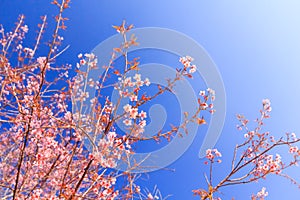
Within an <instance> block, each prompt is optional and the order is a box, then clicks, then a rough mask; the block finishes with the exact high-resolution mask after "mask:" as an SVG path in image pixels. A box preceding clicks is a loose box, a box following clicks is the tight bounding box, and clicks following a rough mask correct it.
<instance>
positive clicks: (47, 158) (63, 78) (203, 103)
mask: <svg viewBox="0 0 300 200" xmlns="http://www.w3.org/2000/svg"><path fill="white" fill-rule="evenodd" d="M69 3H70V0H62V1H61V2H58V1H57V0H54V1H52V4H54V5H55V6H57V8H58V14H57V16H56V17H55V22H56V26H55V28H54V30H53V34H52V39H51V41H50V42H49V45H48V51H47V52H42V53H38V52H39V47H40V46H41V43H42V42H41V41H42V37H43V34H44V32H45V29H46V27H47V26H46V25H47V22H48V19H47V17H46V16H44V17H42V21H41V24H39V26H38V27H39V32H38V35H37V39H36V43H35V45H34V46H33V47H24V46H23V40H24V39H25V36H26V33H27V32H28V31H29V28H28V27H27V26H26V25H25V21H24V19H25V17H24V16H23V15H21V16H20V18H19V20H18V22H17V23H16V27H15V28H14V30H13V31H11V32H7V31H6V30H5V29H4V27H2V25H1V26H0V34H1V37H0V48H1V51H0V81H1V82H0V123H1V127H0V130H1V134H0V166H1V167H0V177H1V178H0V197H1V198H2V199H13V200H15V199H20V200H21V199H47V200H48V199H52V200H58V199H69V200H71V199H101V200H102V199H103V200H104V199H105V200H109V199H157V198H160V199H162V196H161V194H160V193H159V190H158V189H156V188H155V189H154V191H152V192H150V191H148V190H144V189H142V188H141V187H140V186H139V185H137V184H136V180H137V179H138V177H139V176H138V175H137V174H135V173H131V171H132V170H134V169H135V168H138V167H139V164H138V163H135V164H134V165H132V163H134V161H130V157H131V155H133V154H135V152H134V150H133V149H132V146H133V145H134V144H135V143H137V142H138V141H142V140H156V141H159V140H161V139H163V138H165V139H167V140H171V138H172V137H173V134H182V135H183V134H184V133H178V130H179V129H183V130H184V131H185V132H186V133H187V129H186V126H187V124H188V123H198V124H203V123H205V120H204V119H203V118H202V117H200V112H201V111H203V110H208V111H210V112H214V111H213V110H212V108H213V104H211V103H209V102H210V101H212V100H213V99H214V93H213V90H209V94H210V95H206V96H203V97H199V101H198V108H197V109H196V110H195V112H194V113H192V115H188V114H187V113H185V120H184V123H182V124H179V125H177V126H172V127H171V128H170V130H169V131H166V132H162V131H160V132H158V133H157V134H156V135H154V136H151V137H145V136H143V132H144V127H145V126H146V123H147V121H146V118H147V113H146V112H145V111H143V110H141V109H139V108H140V106H141V105H144V104H146V103H147V102H148V101H150V100H152V99H154V98H156V97H157V96H159V95H161V94H163V93H165V92H169V91H172V89H173V87H174V85H175V83H177V82H180V81H181V79H183V78H185V77H188V78H191V77H192V73H193V72H195V70H196V66H195V65H193V64H192V63H191V62H192V61H193V59H192V58H191V57H189V56H186V57H182V58H180V62H181V64H182V67H181V68H178V70H177V73H176V76H175V77H170V79H169V80H168V85H167V86H166V87H162V86H158V87H157V91H156V92H155V94H154V95H147V94H146V93H140V90H141V88H142V87H147V86H149V84H150V80H149V79H148V78H147V77H142V76H141V74H139V73H138V70H139V62H138V59H133V60H129V59H128V56H127V51H128V49H129V48H130V47H131V46H133V45H137V42H136V38H135V37H130V38H128V37H127V33H128V31H130V29H131V28H132V27H133V26H132V25H129V26H126V24H125V22H123V23H122V24H121V25H120V26H114V28H115V29H116V30H117V32H118V33H119V34H121V35H122V37H123V39H124V41H123V43H122V44H120V47H116V48H114V49H113V50H112V51H113V53H112V57H111V61H110V62H109V63H108V64H107V66H105V72H104V74H103V75H102V76H101V77H99V81H94V80H92V79H90V78H89V75H90V74H91V73H93V70H95V69H97V68H98V67H102V66H98V65H97V63H98V60H97V59H98V58H97V57H96V56H95V55H93V54H79V55H78V58H79V61H78V63H77V64H75V65H74V66H75V68H74V67H72V65H70V64H64V65H62V66H57V65H56V64H55V63H56V60H57V59H58V58H59V55H60V54H62V53H63V52H64V51H65V50H66V49H67V48H65V49H63V48H62V41H63V37H62V36H61V34H60V31H62V30H64V29H66V25H65V22H66V20H67V18H66V17H64V16H63V14H64V11H65V9H67V8H68V7H69ZM60 48H62V50H59V49H60ZM118 54H119V55H122V56H123V58H124V60H125V65H124V67H123V68H122V70H114V66H113V60H114V59H115V57H116V56H117V55H118ZM74 69H75V71H76V73H77V74H76V75H75V76H74V77H72V78H69V74H68V72H69V71H70V70H74ZM129 72H134V76H130V75H129ZM53 76H54V77H55V78H53ZM113 76H114V77H115V78H116V80H117V81H115V82H113V83H111V82H108V80H109V79H111V78H113ZM89 87H93V88H95V89H96V90H97V95H96V96H95V98H92V99H91V100H90V102H87V99H88V98H89V96H90V95H93V94H89V93H88V88H89ZM107 87H113V88H114V90H117V91H118V94H119V97H118V100H117V101H116V102H111V101H110V97H109V96H104V95H103V93H102V91H103V90H104V89H105V88H107ZM124 98H127V99H129V103H128V104H127V105H125V106H124V107H123V108H122V109H123V112H122V113H121V114H119V113H117V110H118V108H119V107H120V102H121V100H122V99H124ZM118 121H122V122H123V123H124V124H125V125H126V127H127V131H126V132H125V133H119V132H118V131H117V129H116V122H118ZM87 142H88V143H89V144H91V145H90V147H91V148H86V143H87ZM119 162H122V163H127V164H128V168H127V170H125V171H119V170H116V169H115V168H116V166H117V165H118V163H119Z"/></svg>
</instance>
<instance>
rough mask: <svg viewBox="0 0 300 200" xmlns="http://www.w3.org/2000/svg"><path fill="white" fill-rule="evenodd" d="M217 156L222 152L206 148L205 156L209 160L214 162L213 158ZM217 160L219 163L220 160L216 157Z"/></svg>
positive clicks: (220, 155)
mask: <svg viewBox="0 0 300 200" xmlns="http://www.w3.org/2000/svg"><path fill="white" fill-rule="evenodd" d="M217 157H222V154H221V153H220V152H219V151H218V149H207V150H206V158H207V159H208V160H209V161H210V162H214V159H215V158H217ZM217 162H218V163H220V162H221V160H220V159H218V160H217ZM206 164H207V162H206Z"/></svg>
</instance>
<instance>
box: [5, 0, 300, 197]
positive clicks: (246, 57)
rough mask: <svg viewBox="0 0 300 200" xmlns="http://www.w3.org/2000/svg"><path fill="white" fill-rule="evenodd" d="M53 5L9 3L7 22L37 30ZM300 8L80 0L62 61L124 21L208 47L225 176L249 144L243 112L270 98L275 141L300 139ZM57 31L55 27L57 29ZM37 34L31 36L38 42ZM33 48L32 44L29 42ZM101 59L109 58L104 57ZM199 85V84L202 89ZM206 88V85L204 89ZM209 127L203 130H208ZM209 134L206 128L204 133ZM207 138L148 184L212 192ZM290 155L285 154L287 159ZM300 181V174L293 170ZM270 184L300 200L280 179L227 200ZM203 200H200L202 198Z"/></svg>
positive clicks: (293, 4) (167, 190)
mask: <svg viewBox="0 0 300 200" xmlns="http://www.w3.org/2000/svg"><path fill="white" fill-rule="evenodd" d="M48 2H50V1H49V0H47V1H46V0H43V1H37V0H22V1H19V0H1V2H0V23H2V24H4V26H5V28H6V27H7V28H11V27H12V26H13V22H15V21H16V19H17V16H18V14H20V13H22V14H25V15H26V23H27V24H28V25H29V29H30V30H31V31H32V30H36V27H37V26H36V24H37V23H39V22H40V20H39V16H41V15H45V14H47V15H48V17H53V16H54V10H55V9H53V6H49V3H48ZM299 10H300V2H299V1H296V0H295V1H290V0H286V1H260V0H254V1H233V0H228V1H209V2H208V1H201V0H193V1H192V0H187V1H179V0H172V1H145V0H140V1H137V0H136V1H133V0H129V1H116V0H111V1H99V0H84V1H75V0H74V1H73V2H72V4H71V8H70V9H69V10H68V11H67V12H66V16H67V17H68V18H70V21H68V22H67V23H66V24H67V26H68V29H67V31H66V32H65V33H64V37H65V44H70V45H71V47H70V49H69V50H68V52H67V53H66V54H65V55H63V56H62V59H67V62H74V60H75V58H76V55H77V53H79V52H88V51H91V50H92V49H93V48H94V47H95V46H96V45H97V44H98V43H99V42H101V41H103V40H105V39H106V38H108V37H110V36H112V35H113V34H114V33H115V32H114V30H113V29H112V28H111V27H112V25H115V24H120V23H121V21H122V20H123V19H126V20H127V21H128V22H129V23H133V24H134V25H135V26H136V27H147V26H156V27H164V28H170V29H174V30H177V31H180V32H182V33H184V34H186V35H188V36H190V37H192V38H193V39H194V40H196V41H197V42H198V43H199V44H201V45H202V46H203V47H204V48H205V49H206V51H207V52H208V53H209V54H210V56H211V57H212V59H213V60H214V62H215V63H216V65H217V66H218V69H219V71H220V73H221V76H222V78H223V81H224V85H225V89H226V94H227V113H226V114H227V115H226V121H225V126H224V129H223V132H222V135H221V137H220V139H219V142H218V144H217V146H216V147H217V148H218V149H220V150H221V151H223V155H224V156H223V159H224V160H225V161H224V163H223V164H222V165H220V166H219V168H216V170H218V169H219V170H220V172H219V173H217V174H216V179H218V178H221V177H222V175H224V173H226V171H227V170H228V169H229V165H227V166H226V164H228V163H227V162H226V160H227V161H229V159H230V158H231V154H230V153H231V152H232V148H233V147H234V145H235V143H236V142H239V141H241V140H240V139H239V138H242V136H240V137H238V136H237V135H238V133H237V131H236V129H235V125H236V124H237V121H236V120H235V114H237V113H242V114H245V115H246V116H247V117H248V118H249V119H255V118H256V117H257V116H258V114H259V113H258V110H259V109H260V106H261V100H262V99H263V98H269V99H271V101H272V107H273V111H272V118H271V119H270V120H268V121H267V123H266V127H265V128H266V129H267V130H270V131H271V132H272V133H273V134H274V135H275V136H277V137H279V136H280V135H284V134H285V132H296V133H298V135H300V105H299V97H300V90H299V85H300V79H299V75H300V68H299V67H300V56H299V54H300V12H299ZM49 28H51V25H49ZM33 38H34V36H33V34H32V35H29V39H31V42H32V43H33V40H32V39H33ZM29 43H30V42H29ZM100 59H101V58H100ZM195 84H196V83H195ZM199 84H200V83H199ZM195 87H196V86H195ZM200 129H201V128H200ZM201 133H205V127H204V128H203V130H200V131H199V135H200V134H201ZM201 140H202V137H201V136H199V137H196V139H195V141H194V143H193V144H192V145H191V147H190V148H189V150H188V151H187V152H186V153H185V154H184V155H183V156H182V157H181V158H180V159H179V160H177V161H176V162H175V163H174V164H172V165H171V166H169V168H172V169H176V171H175V172H170V171H167V170H165V171H160V172H154V173H150V174H149V175H150V178H149V180H148V181H147V183H146V184H147V186H148V187H149V188H152V187H153V186H154V185H155V184H157V185H158V187H159V188H160V190H161V191H162V193H163V194H165V195H167V194H173V197H171V198H170V199H175V200H185V199H194V197H193V196H192V193H191V190H192V189H195V188H198V187H205V183H204V178H203V173H204V172H205V170H204V167H205V166H204V165H203V164H202V163H203V160H199V159H198V157H197V154H198V150H199V147H200V145H201V144H202V141H201ZM285 152H286V149H284V150H282V154H285ZM289 172H290V174H291V175H292V176H294V177H295V178H296V179H297V180H299V181H300V176H299V174H300V169H299V168H295V169H294V170H290V171H289ZM262 186H266V187H267V191H268V192H269V198H268V199H271V200H279V199H298V198H299V197H300V190H299V189H297V187H296V186H295V185H292V184H290V182H289V181H288V180H286V179H283V178H280V177H278V178H277V177H269V179H268V180H267V181H260V182H258V183H256V184H251V185H242V186H238V187H230V188H227V189H224V191H223V192H224V195H221V197H222V198H223V199H225V200H226V199H231V197H235V198H236V199H250V195H251V193H252V192H254V193H256V192H257V191H258V190H259V189H260V188H261V187H262ZM195 199H197V198H195Z"/></svg>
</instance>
